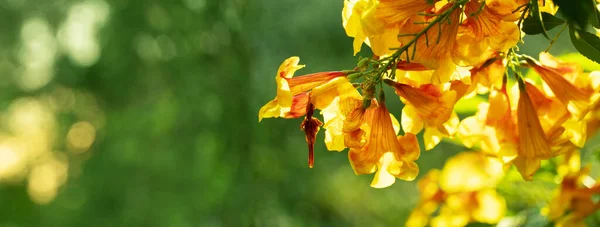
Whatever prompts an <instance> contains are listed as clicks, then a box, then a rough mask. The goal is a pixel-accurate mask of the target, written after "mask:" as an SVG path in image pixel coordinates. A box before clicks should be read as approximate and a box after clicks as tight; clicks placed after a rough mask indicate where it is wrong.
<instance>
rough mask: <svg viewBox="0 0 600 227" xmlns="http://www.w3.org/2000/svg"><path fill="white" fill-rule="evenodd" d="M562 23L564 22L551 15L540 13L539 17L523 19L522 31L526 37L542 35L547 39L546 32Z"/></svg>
mask: <svg viewBox="0 0 600 227" xmlns="http://www.w3.org/2000/svg"><path fill="white" fill-rule="evenodd" d="M536 15H537V14H536ZM564 23H565V20H563V19H560V18H558V17H555V16H554V15H552V14H549V13H546V12H542V16H541V17H537V16H532V17H528V18H525V20H524V21H523V27H522V30H523V32H525V34H528V35H537V34H544V36H546V37H548V35H547V33H546V31H549V30H551V29H553V28H554V27H556V26H559V25H562V24H564Z"/></svg>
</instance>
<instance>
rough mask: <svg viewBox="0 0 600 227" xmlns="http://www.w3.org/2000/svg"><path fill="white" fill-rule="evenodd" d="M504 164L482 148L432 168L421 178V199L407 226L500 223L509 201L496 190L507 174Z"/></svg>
mask: <svg viewBox="0 0 600 227" xmlns="http://www.w3.org/2000/svg"><path fill="white" fill-rule="evenodd" d="M502 167H503V165H502V163H501V162H500V161H499V160H498V159H494V158H490V157H487V156H486V155H485V154H483V153H481V152H464V153H460V154H459V155H457V156H455V157H453V158H451V159H449V160H448V161H447V162H446V165H445V166H444V169H442V170H441V171H440V170H436V169H434V170H432V171H430V172H429V173H427V175H426V176H425V177H424V178H423V179H421V181H420V182H419V185H418V186H419V191H420V193H421V200H420V201H419V203H418V204H417V207H416V208H415V209H414V210H413V212H412V213H411V215H410V217H409V218H408V222H407V224H406V226H411V227H417V226H465V225H467V224H468V223H470V222H474V221H475V222H480V223H497V222H498V221H499V220H500V219H501V218H502V217H504V213H505V212H506V202H505V201H504V198H502V196H500V195H498V194H497V192H496V190H495V187H496V185H497V184H498V182H499V181H500V180H501V179H502V177H503V176H504V171H503V168H502ZM436 211H438V212H437V213H436ZM431 216H435V217H431Z"/></svg>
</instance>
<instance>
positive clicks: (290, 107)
mask: <svg viewBox="0 0 600 227" xmlns="http://www.w3.org/2000/svg"><path fill="white" fill-rule="evenodd" d="M299 61H300V59H299V58H298V57H290V58H288V59H286V60H285V61H284V62H283V63H282V64H281V66H279V70H277V75H275V81H276V83H277V96H276V97H275V99H273V100H272V101H270V102H268V103H267V104H265V105H264V106H263V107H262V108H261V109H260V111H259V113H258V121H259V122H260V121H261V120H262V119H263V118H271V117H284V118H297V117H300V116H303V115H305V114H306V105H307V103H308V93H307V91H309V90H311V89H313V88H315V87H318V86H319V85H322V84H325V83H326V82H328V81H330V80H332V79H334V78H337V77H342V76H345V75H346V74H345V73H343V72H320V73H314V74H309V75H305V76H300V77H293V76H294V73H295V72H296V70H298V69H301V68H303V67H304V65H298V62H299Z"/></svg>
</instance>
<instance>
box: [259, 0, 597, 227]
mask: <svg viewBox="0 0 600 227" xmlns="http://www.w3.org/2000/svg"><path fill="white" fill-rule="evenodd" d="M557 11H560V13H559V15H561V17H557V16H555V14H556V13H557ZM342 19H343V27H344V28H345V30H346V34H347V35H348V36H349V37H353V38H354V43H353V49H354V53H355V54H357V53H358V52H360V51H361V49H362V47H363V44H366V45H367V46H369V47H370V49H371V51H372V52H373V57H371V58H360V59H359V60H358V63H357V65H356V67H355V68H353V69H349V70H341V71H331V72H319V73H314V74H309V75H303V76H294V74H295V73H296V71H298V70H299V69H301V68H303V67H304V65H299V58H298V57H291V58H288V59H286V60H285V61H284V62H283V63H282V64H281V66H280V67H279V70H278V71H277V74H276V75H275V80H276V82H277V95H276V97H275V98H274V99H273V100H272V101H270V102H268V103H267V104H266V105H264V106H263V107H262V108H261V109H260V111H259V114H258V117H259V121H261V120H262V119H263V118H277V117H282V118H300V117H304V120H303V121H302V123H301V126H300V127H301V129H302V130H303V131H304V132H305V138H306V142H307V143H308V150H309V155H308V157H309V158H308V159H309V160H308V163H309V167H311V168H312V167H313V165H314V154H313V153H314V144H315V140H316V135H317V133H318V132H319V130H320V128H323V129H324V131H325V132H324V133H325V144H326V146H327V149H328V150H332V151H343V150H345V149H346V148H348V150H349V151H348V159H349V161H350V165H351V166H352V168H353V169H354V172H355V173H356V174H372V173H374V177H373V181H372V183H371V186H372V187H374V188H384V187H388V186H390V185H392V184H393V183H394V182H395V180H396V179H401V180H405V181H412V180H414V179H416V178H417V176H418V175H419V166H418V165H417V164H416V163H415V161H416V160H417V159H418V158H419V156H420V152H421V148H420V146H419V143H418V139H417V135H420V136H422V140H423V142H424V146H425V147H424V149H425V150H434V148H435V147H436V145H438V144H439V143H440V142H441V141H442V140H443V139H447V140H450V141H454V142H458V143H460V144H462V145H463V146H464V147H465V150H469V151H465V152H463V153H459V154H458V155H456V156H455V157H453V158H451V159H449V160H448V161H447V162H446V165H445V166H444V167H443V169H441V170H432V171H430V172H429V173H427V174H426V175H425V177H423V178H422V179H421V180H420V182H419V183H418V187H419V191H420V193H421V199H420V201H419V203H418V204H417V207H416V208H415V210H414V211H413V213H412V215H411V216H410V218H409V220H408V222H407V223H406V224H407V225H408V226H426V225H431V226H465V225H467V224H468V223H470V222H481V223H498V222H499V221H501V220H502V219H503V218H504V217H505V215H506V213H507V212H506V202H505V199H504V198H503V197H502V196H501V195H500V194H499V193H497V191H496V186H497V185H498V184H499V182H501V181H502V180H503V178H504V177H505V175H507V173H508V172H509V171H511V168H512V166H515V167H516V168H515V169H516V170H517V171H518V172H519V173H520V175H521V177H522V179H524V180H526V181H533V180H534V179H535V175H536V172H538V170H539V169H540V166H541V163H542V162H544V161H545V160H553V162H556V163H558V164H557V168H556V169H557V171H556V172H557V173H556V177H557V178H559V179H560V181H559V182H560V186H559V188H558V190H557V194H556V197H555V198H554V199H552V201H550V202H549V203H548V206H547V207H546V208H545V209H543V210H542V213H544V214H545V215H546V216H547V217H548V218H549V219H550V220H552V221H554V223H555V224H556V225H557V226H561V225H569V226H570V225H575V224H581V225H584V222H583V220H584V218H585V217H586V216H588V215H590V214H592V213H594V212H595V211H597V210H598V209H600V202H598V200H597V199H594V198H595V196H599V195H600V183H596V181H594V180H593V179H592V178H590V176H589V171H590V170H589V168H588V167H581V165H580V162H581V161H580V158H579V149H580V148H582V147H583V146H584V145H585V144H586V140H588V139H590V138H591V137H592V135H593V134H594V133H595V132H596V131H597V129H598V127H600V104H599V100H600V93H599V91H600V71H589V70H584V69H583V68H582V67H581V66H580V65H579V64H578V63H577V62H567V61H562V60H560V59H558V58H555V57H553V56H551V55H550V54H549V53H547V52H548V49H550V47H551V46H552V44H553V43H554V42H555V41H556V39H557V38H558V36H559V35H560V34H561V33H562V32H563V31H564V30H565V28H566V27H568V28H569V33H570V38H571V41H572V43H573V45H574V46H575V48H576V49H577V50H578V51H579V52H580V53H581V54H583V55H584V56H585V57H587V58H589V59H591V60H593V61H596V62H598V61H600V38H598V36H596V35H595V34H592V33H589V32H587V31H586V30H587V28H588V26H589V25H590V24H591V26H594V27H596V28H600V12H599V11H598V9H597V7H596V2H594V1H566V0H555V1H554V2H552V1H550V0H547V1H544V0H540V1H537V0H530V1H528V0H486V1H477V0H454V1H451V0H450V1H440V0H435V1H434V0H346V1H344V8H343V10H342ZM554 27H562V28H561V30H560V31H559V33H558V35H557V36H556V37H554V38H550V37H549V36H548V34H547V31H548V30H550V29H552V28H554ZM534 34H542V35H544V36H545V37H547V38H548V39H549V40H550V42H549V47H548V49H547V50H546V51H544V52H541V53H540V54H539V57H538V58H537V59H536V58H533V57H530V56H527V55H523V54H520V53H519V49H518V47H517V44H518V43H521V42H523V41H522V37H523V36H525V35H534ZM525 69H528V70H529V71H530V72H529V73H527V74H524V70H525ZM599 70H600V69H599ZM384 86H390V87H391V88H393V89H394V90H395V93H396V94H397V95H398V97H399V99H400V100H401V101H402V103H404V107H403V109H402V112H401V113H396V116H394V114H392V113H390V112H389V111H388V109H387V107H386V99H389V98H390V97H391V95H390V94H385V92H384V90H383V87H384ZM473 97H487V100H485V101H482V102H480V103H479V104H478V106H477V112H476V113H475V114H474V115H473V116H466V117H463V118H462V119H460V118H459V116H458V115H457V113H456V110H455V105H456V104H457V103H458V102H461V101H462V100H468V99H472V98H473ZM315 110H319V111H320V113H321V115H322V116H323V119H322V120H319V119H318V118H316V117H315ZM398 114H399V115H398ZM397 117H399V118H397ZM400 132H402V133H400ZM421 132H422V133H421Z"/></svg>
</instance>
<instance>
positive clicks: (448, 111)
mask: <svg viewBox="0 0 600 227" xmlns="http://www.w3.org/2000/svg"><path fill="white" fill-rule="evenodd" d="M385 82H386V83H387V84H388V85H390V86H393V87H394V88H395V89H396V94H398V95H399V96H400V97H402V98H403V102H404V103H405V106H404V108H403V109H402V118H401V123H402V128H403V129H404V130H405V131H407V132H410V133H413V134H417V133H419V132H420V131H421V130H422V129H423V128H425V134H424V135H423V137H424V140H425V149H426V150H431V149H433V148H434V147H435V146H436V145H437V144H438V143H439V142H440V141H441V139H442V138H443V137H447V136H451V135H452V134H454V131H455V129H456V127H457V125H458V116H457V115H456V113H454V111H453V109H454V104H455V103H456V97H457V92H456V91H454V90H448V91H444V92H442V90H441V89H440V88H439V87H438V86H435V85H432V84H425V85H422V86H420V87H419V88H415V87H412V86H410V85H407V84H402V83H397V82H394V81H391V80H385ZM455 87H458V86H455Z"/></svg>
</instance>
